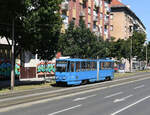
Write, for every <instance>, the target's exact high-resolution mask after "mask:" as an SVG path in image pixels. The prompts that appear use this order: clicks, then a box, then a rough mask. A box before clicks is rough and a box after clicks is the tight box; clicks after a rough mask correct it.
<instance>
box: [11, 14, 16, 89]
mask: <svg viewBox="0 0 150 115" xmlns="http://www.w3.org/2000/svg"><path fill="white" fill-rule="evenodd" d="M14 25H15V19H14V16H13V19H12V47H11V90H13V89H14V83H15V71H14V70H15V63H14V62H15V61H14V60H15V56H14V53H15V39H14Z"/></svg>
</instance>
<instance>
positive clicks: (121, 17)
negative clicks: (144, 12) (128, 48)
mask: <svg viewBox="0 0 150 115" xmlns="http://www.w3.org/2000/svg"><path fill="white" fill-rule="evenodd" d="M133 31H140V32H143V33H146V28H145V26H144V25H143V23H142V22H141V20H140V19H139V18H138V17H137V16H136V14H135V13H134V12H133V11H131V9H130V8H129V7H128V6H126V5H124V4H122V3H121V2H119V1H118V0H112V2H111V14H110V35H111V36H112V37H115V38H116V39H115V41H116V40H118V39H127V38H129V36H132V34H133Z"/></svg>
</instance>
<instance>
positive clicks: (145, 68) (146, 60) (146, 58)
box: [145, 42, 148, 70]
mask: <svg viewBox="0 0 150 115" xmlns="http://www.w3.org/2000/svg"><path fill="white" fill-rule="evenodd" d="M147 63H148V60H147V42H146V68H145V69H146V70H147Z"/></svg>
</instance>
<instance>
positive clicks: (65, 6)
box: [61, 1, 69, 10]
mask: <svg viewBox="0 0 150 115" xmlns="http://www.w3.org/2000/svg"><path fill="white" fill-rule="evenodd" d="M68 8H69V3H68V2H67V1H65V2H63V3H62V4H61V9H62V10H68Z"/></svg>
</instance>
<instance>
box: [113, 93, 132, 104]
mask: <svg viewBox="0 0 150 115" xmlns="http://www.w3.org/2000/svg"><path fill="white" fill-rule="evenodd" d="M132 96H133V95H129V96H126V97H123V98H121V99H115V100H114V101H113V102H114V103H118V102H121V101H125V100H126V99H128V98H130V97H132Z"/></svg>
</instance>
